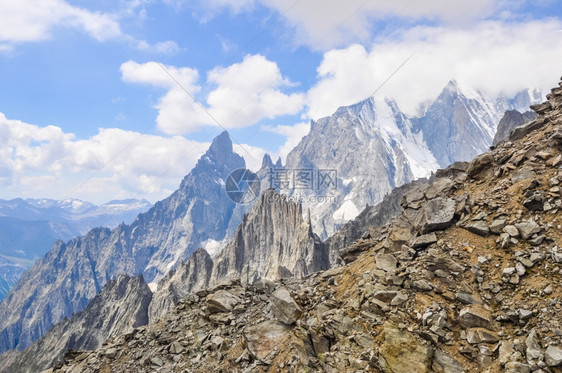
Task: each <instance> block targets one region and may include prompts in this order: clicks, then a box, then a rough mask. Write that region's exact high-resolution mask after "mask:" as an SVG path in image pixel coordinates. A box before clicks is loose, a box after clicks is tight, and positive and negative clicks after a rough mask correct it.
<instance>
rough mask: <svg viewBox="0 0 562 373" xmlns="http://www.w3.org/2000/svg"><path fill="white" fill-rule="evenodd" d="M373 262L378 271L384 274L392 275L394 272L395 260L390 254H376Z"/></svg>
mask: <svg viewBox="0 0 562 373" xmlns="http://www.w3.org/2000/svg"><path fill="white" fill-rule="evenodd" d="M375 262H376V264H377V268H378V269H382V270H383V271H385V272H389V273H394V272H395V271H396V264H397V261H396V258H395V257H394V255H391V254H378V255H377V256H376V257H375Z"/></svg>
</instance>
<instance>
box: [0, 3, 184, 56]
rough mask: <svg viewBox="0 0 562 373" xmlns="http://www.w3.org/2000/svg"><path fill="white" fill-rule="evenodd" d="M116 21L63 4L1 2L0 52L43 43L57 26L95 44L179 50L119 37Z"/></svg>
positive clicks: (168, 51) (169, 44)
mask: <svg viewBox="0 0 562 373" xmlns="http://www.w3.org/2000/svg"><path fill="white" fill-rule="evenodd" d="M118 18H119V16H118V15H116V14H106V13H100V12H92V11H89V10H87V9H84V8H80V7H77V6H73V5H70V4H68V3H67V2H66V1H63V0H41V1H34V0H2V1H0V52H9V51H11V50H12V49H13V48H14V46H15V45H17V44H19V43H25V42H38V41H42V40H47V39H49V38H50V37H51V32H52V30H53V29H54V28H55V27H60V26H62V27H70V28H75V29H79V30H82V31H84V32H85V33H86V34H88V35H90V36H91V37H92V38H94V39H95V40H97V41H99V42H105V41H109V40H117V41H122V42H126V43H129V44H131V46H132V47H134V48H137V49H141V50H150V51H153V52H155V53H163V54H171V53H175V52H176V51H177V50H178V49H179V48H178V46H177V44H176V43H175V42H173V41H164V42H159V43H156V44H154V45H150V44H148V43H147V42H146V41H144V40H137V39H135V38H134V37H132V36H130V35H127V34H125V33H123V31H122V30H121V26H120V24H119V19H118Z"/></svg>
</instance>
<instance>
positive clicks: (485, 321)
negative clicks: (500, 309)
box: [459, 305, 492, 329]
mask: <svg viewBox="0 0 562 373" xmlns="http://www.w3.org/2000/svg"><path fill="white" fill-rule="evenodd" d="M459 323H460V325H461V326H462V327H463V328H465V329H468V328H474V327H483V328H487V329H490V328H491V325H492V319H491V316H490V311H488V310H486V309H485V308H484V307H482V306H481V305H472V306H468V307H466V308H463V309H462V310H461V311H460V312H459Z"/></svg>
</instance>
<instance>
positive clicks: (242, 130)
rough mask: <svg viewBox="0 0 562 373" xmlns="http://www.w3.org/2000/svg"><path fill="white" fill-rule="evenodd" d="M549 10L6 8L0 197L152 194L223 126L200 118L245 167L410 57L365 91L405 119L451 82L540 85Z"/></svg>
mask: <svg viewBox="0 0 562 373" xmlns="http://www.w3.org/2000/svg"><path fill="white" fill-rule="evenodd" d="M561 10H562V1H554V0H542V1H533V2H531V1H524V0H521V1H519V0H512V1H501V0H472V1H455V2H451V1H445V0H428V1H416V0H414V1H412V0H393V1H388V0H372V1H365V0H349V1H346V2H341V1H335V0H324V1H318V0H295V1H291V0H290V1H282V0H236V1H234V0H210V1H195V0H191V1H190V0H119V1H109V0H98V1H92V0H74V1H71V0H66V1H64V0H41V1H31V0H3V1H2V2H0V113H1V114H0V145H1V147H0V185H1V187H2V188H1V189H0V190H1V192H0V198H3V199H10V198H15V197H24V198H28V197H34V198H42V197H48V198H56V199H64V198H80V199H85V200H90V201H93V202H97V203H101V202H104V201H107V200H110V199H114V198H126V197H140V198H147V199H149V200H151V201H153V202H154V201H156V200H158V199H161V198H164V197H165V196H167V195H168V194H169V193H170V192H171V191H173V190H174V189H175V188H176V187H177V186H178V185H179V182H180V180H181V178H182V177H183V176H184V175H185V174H187V172H189V170H190V169H191V167H193V165H194V162H195V161H196V159H197V158H198V157H199V155H200V154H201V153H202V152H204V150H205V149H206V147H207V146H208V145H209V142H210V141H211V140H212V138H213V137H214V136H215V135H217V134H218V133H220V131H222V129H221V128H220V127H219V126H218V125H217V124H216V123H215V122H214V120H213V119H211V118H210V116H209V115H208V114H207V112H208V113H210V114H211V115H212V117H213V118H215V119H216V120H217V121H218V122H219V123H220V124H221V126H223V127H225V128H228V129H229V132H230V133H231V135H232V136H233V137H234V138H235V139H236V141H237V142H239V143H241V144H243V146H242V148H241V147H237V151H238V152H240V154H241V155H243V156H244V157H245V158H246V160H247V162H248V164H249V165H250V166H251V167H254V168H255V167H256V166H257V165H258V164H259V163H260V162H261V158H262V157H263V154H264V153H265V152H269V153H270V154H272V155H273V156H274V157H277V156H281V157H284V156H286V154H287V152H288V151H289V150H290V149H291V148H292V147H293V146H294V145H296V143H297V142H298V141H299V139H300V138H301V137H302V136H303V135H305V134H306V133H307V131H308V126H309V122H310V120H311V119H317V118H319V117H322V116H326V115H329V114H331V113H332V112H333V111H334V110H335V109H336V108H337V107H338V106H341V105H348V104H352V103H355V102H357V101H360V100H362V99H364V98H366V97H368V96H369V95H370V94H372V92H373V91H374V89H375V88H376V87H377V86H378V85H379V84H380V83H381V82H382V81H384V80H385V79H386V77H388V76H389V75H390V74H391V73H392V72H393V71H394V70H395V69H396V67H397V66H399V65H400V64H401V63H403V62H404V61H405V60H406V59H407V58H408V57H409V56H412V55H413V57H412V58H411V59H410V60H408V63H407V64H406V65H404V67H403V68H402V69H401V70H400V71H399V72H398V73H397V74H396V76H395V77H393V79H392V80H391V81H389V83H388V84H387V85H385V86H384V87H383V89H381V91H380V92H378V93H377V94H379V95H382V96H387V97H392V98H394V99H396V100H397V102H398V104H399V105H400V107H401V108H403V110H405V111H406V112H408V113H410V114H415V112H416V109H417V108H418V107H419V105H420V104H421V103H424V102H426V101H428V100H431V99H432V98H434V97H436V95H437V94H438V93H439V91H440V90H441V89H442V88H443V87H444V85H445V84H446V83H447V82H448V81H449V80H450V79H456V80H457V81H458V82H459V83H460V85H461V86H462V87H466V89H476V90H480V91H482V92H484V93H485V94H486V95H488V96H489V97H491V98H493V97H497V96H500V95H513V94H515V93H516V92H517V91H519V90H522V89H526V88H540V89H543V90H545V89H547V88H550V87H551V86H553V85H554V84H556V82H557V79H558V78H559V76H560V74H561V73H562V68H561V63H560V61H562V37H561V36H562V31H561V29H562V20H561V19H560V11H561ZM170 75H171V76H172V77H173V78H174V79H175V80H177V82H178V83H179V84H178V83H176V82H175V81H174V80H173V79H172V78H171V77H170ZM184 89H185V90H187V91H188V92H189V94H191V95H193V96H194V97H195V98H196V99H197V101H198V102H199V103H201V104H202V105H203V106H204V107H205V109H206V110H207V112H205V111H204V110H202V109H201V108H200V107H199V106H198V105H197V104H196V103H195V102H194V101H193V100H192V99H191V98H190V97H189V96H188V94H187V93H186V92H185V91H184Z"/></svg>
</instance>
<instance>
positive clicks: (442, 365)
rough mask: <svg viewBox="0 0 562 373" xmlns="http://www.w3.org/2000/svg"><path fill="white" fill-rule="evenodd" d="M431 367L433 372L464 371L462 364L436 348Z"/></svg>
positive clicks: (449, 372)
mask: <svg viewBox="0 0 562 373" xmlns="http://www.w3.org/2000/svg"><path fill="white" fill-rule="evenodd" d="M431 368H432V369H433V371H434V372H435V373H464V369H463V367H462V364H461V363H459V362H458V361H457V360H455V359H453V358H452V357H451V356H449V354H447V353H446V352H445V351H443V350H436V351H435V354H434V356H433V364H432V365H431Z"/></svg>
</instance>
